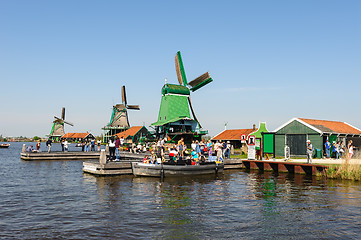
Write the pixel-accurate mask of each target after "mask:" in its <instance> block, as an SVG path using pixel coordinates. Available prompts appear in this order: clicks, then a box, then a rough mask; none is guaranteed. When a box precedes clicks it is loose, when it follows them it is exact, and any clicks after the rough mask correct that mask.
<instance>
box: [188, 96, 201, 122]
mask: <svg viewBox="0 0 361 240" xmlns="http://www.w3.org/2000/svg"><path fill="white" fill-rule="evenodd" d="M187 99H188V103H189V107H190V108H191V112H192V115H193V118H194V120H196V122H197V123H198V125H199V128H202V126H201V124H200V123H199V121H198V119H197V117H196V115H195V114H194V110H193V107H192V102H191V97H190V96H188V97H187Z"/></svg>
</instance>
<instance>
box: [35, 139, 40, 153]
mask: <svg viewBox="0 0 361 240" xmlns="http://www.w3.org/2000/svg"><path fill="white" fill-rule="evenodd" d="M36 151H38V152H40V140H38V142H37V143H36Z"/></svg>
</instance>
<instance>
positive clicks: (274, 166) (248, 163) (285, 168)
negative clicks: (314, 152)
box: [242, 160, 328, 175]
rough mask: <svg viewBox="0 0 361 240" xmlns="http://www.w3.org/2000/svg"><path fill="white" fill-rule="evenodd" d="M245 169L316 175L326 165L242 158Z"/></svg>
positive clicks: (324, 168)
mask: <svg viewBox="0 0 361 240" xmlns="http://www.w3.org/2000/svg"><path fill="white" fill-rule="evenodd" d="M242 163H243V165H244V167H245V168H246V169H258V170H262V171H275V172H289V173H297V174H307V175H316V174H317V173H318V172H323V171H325V170H326V169H327V168H328V166H325V165H316V164H308V163H298V162H284V161H283V162H281V161H257V160H242Z"/></svg>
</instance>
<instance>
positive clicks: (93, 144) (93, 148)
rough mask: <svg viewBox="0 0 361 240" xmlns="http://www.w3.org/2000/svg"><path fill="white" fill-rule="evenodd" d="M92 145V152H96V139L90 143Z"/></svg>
mask: <svg viewBox="0 0 361 240" xmlns="http://www.w3.org/2000/svg"><path fill="white" fill-rule="evenodd" d="M90 144H91V148H90V151H95V139H92V140H91V141H90Z"/></svg>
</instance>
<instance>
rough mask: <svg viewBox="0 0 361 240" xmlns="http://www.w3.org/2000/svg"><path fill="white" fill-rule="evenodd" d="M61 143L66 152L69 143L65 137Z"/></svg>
mask: <svg viewBox="0 0 361 240" xmlns="http://www.w3.org/2000/svg"><path fill="white" fill-rule="evenodd" d="M62 143H63V147H64V150H65V152H68V147H69V146H68V144H69V143H68V141H67V140H66V139H65V141H63V142H62Z"/></svg>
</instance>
